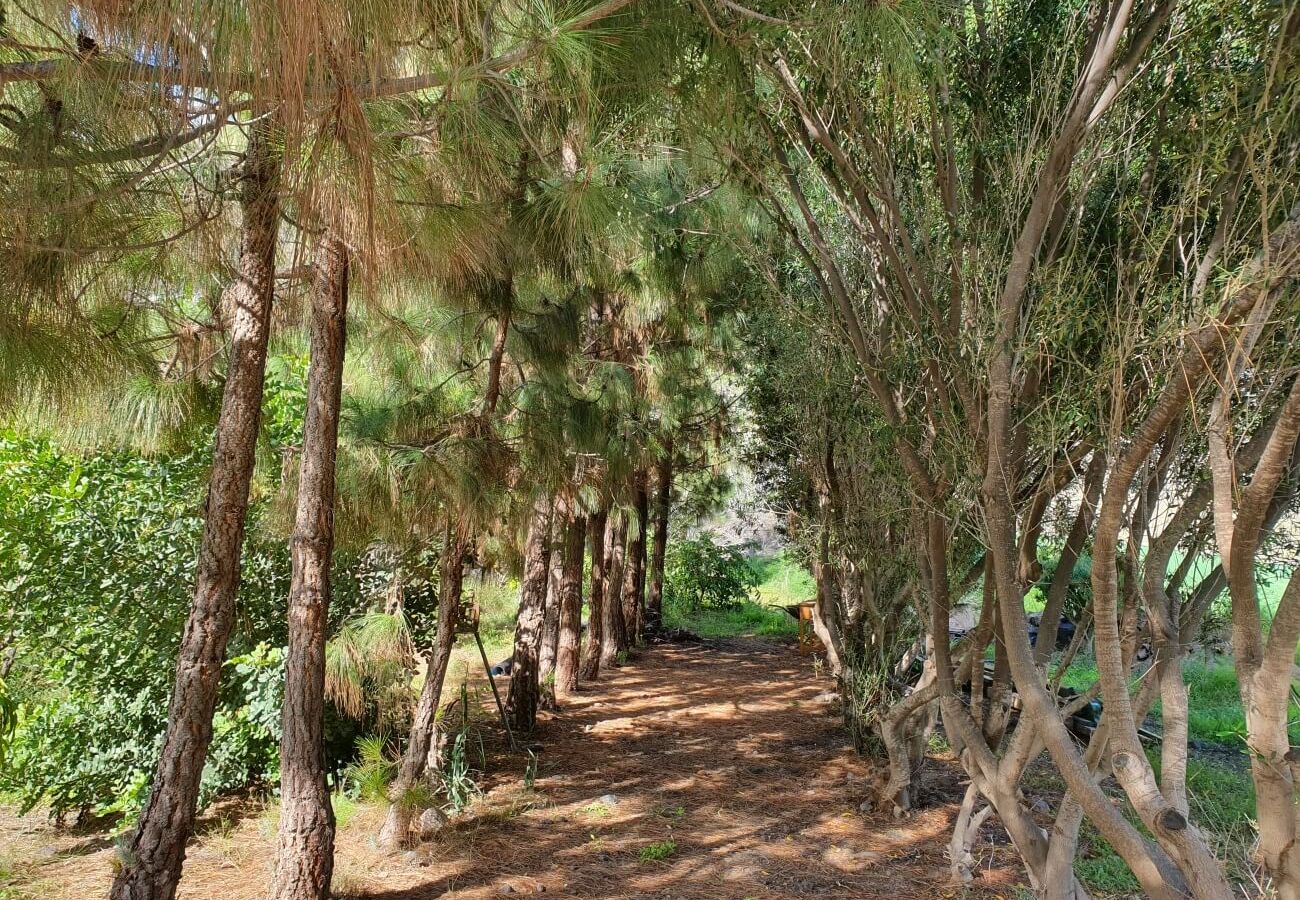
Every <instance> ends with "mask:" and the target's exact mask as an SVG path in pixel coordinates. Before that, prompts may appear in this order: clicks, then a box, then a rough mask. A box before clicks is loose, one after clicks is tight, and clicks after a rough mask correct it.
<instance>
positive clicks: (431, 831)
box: [416, 806, 447, 841]
mask: <svg viewBox="0 0 1300 900" xmlns="http://www.w3.org/2000/svg"><path fill="white" fill-rule="evenodd" d="M446 825H447V817H446V816H445V815H443V812H442V810H440V809H438V808H437V807H436V806H431V807H429V808H428V809H426V810H425V811H424V812H422V813H420V818H419V819H418V820H417V821H416V828H417V829H418V831H419V833H420V840H422V841H427V840H431V839H433V838H434V837H436V836H437V834H438V832H440V831H442V829H443V828H444V827H446Z"/></svg>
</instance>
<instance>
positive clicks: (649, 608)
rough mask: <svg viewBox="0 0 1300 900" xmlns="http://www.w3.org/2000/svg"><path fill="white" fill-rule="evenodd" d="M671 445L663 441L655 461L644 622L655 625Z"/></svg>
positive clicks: (660, 609) (660, 606)
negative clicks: (661, 454) (656, 470)
mask: <svg viewBox="0 0 1300 900" xmlns="http://www.w3.org/2000/svg"><path fill="white" fill-rule="evenodd" d="M672 496H673V445H672V439H671V438H670V439H669V440H668V441H667V446H665V448H664V457H663V459H662V460H660V462H659V480H658V484H657V485H656V488H655V534H654V545H653V549H652V550H651V552H650V596H649V597H648V598H647V599H646V625H647V626H648V627H649V628H650V629H651V630H654V629H657V628H659V627H660V626H661V625H662V624H663V620H664V561H665V560H666V559H667V556H668V516H669V514H670V513H671V511H672Z"/></svg>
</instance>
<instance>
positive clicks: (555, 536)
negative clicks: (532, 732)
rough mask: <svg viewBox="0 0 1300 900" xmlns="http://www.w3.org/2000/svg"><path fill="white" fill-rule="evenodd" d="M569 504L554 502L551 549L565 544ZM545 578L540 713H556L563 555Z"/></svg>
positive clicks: (554, 560) (554, 557)
mask: <svg viewBox="0 0 1300 900" xmlns="http://www.w3.org/2000/svg"><path fill="white" fill-rule="evenodd" d="M567 508H568V504H567V503H566V502H565V501H563V500H561V499H557V500H556V501H555V513H554V515H553V516H552V521H551V547H552V548H555V547H559V546H560V545H561V544H562V543H563V542H564V527H565V524H566V522H567V519H568V515H567V512H566V510H567ZM550 557H551V561H550V567H549V571H548V572H547V576H546V602H545V603H544V604H543V606H542V649H541V653H540V655H539V657H538V663H537V678H538V684H539V686H540V698H541V707H542V709H548V710H554V709H555V659H556V655H557V654H558V651H559V643H560V578H561V577H562V572H563V568H564V555H563V554H561V553H556V552H554V550H552V551H551V554H550Z"/></svg>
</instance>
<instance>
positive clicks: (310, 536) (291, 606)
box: [111, 120, 673, 900]
mask: <svg viewBox="0 0 1300 900" xmlns="http://www.w3.org/2000/svg"><path fill="white" fill-rule="evenodd" d="M272 127H273V125H272V124H271V123H270V122H269V121H267V120H263V121H261V122H260V123H259V124H258V125H257V126H256V127H255V128H254V129H253V132H252V135H251V139H250V142H249V146H248V149H247V152H246V155H245V163H244V166H243V169H242V173H241V176H242V195H241V208H242V212H243V226H242V235H243V237H242V241H241V245H240V253H239V266H238V277H237V279H236V280H235V281H234V282H233V283H232V284H231V285H230V287H229V288H228V289H227V290H226V292H225V295H224V297H223V310H224V313H225V316H226V328H227V330H228V332H229V343H230V362H229V368H228V374H227V378H226V382H225V387H224V394H223V398H222V408H221V415H220V419H219V421H218V425H217V430H216V444H215V449H214V453H213V466H212V473H211V476H210V482H209V486H208V493H207V498H206V501H205V505H204V515H205V523H204V533H203V541H202V546H201V549H200V554H199V560H198V567H197V576H196V587H195V594H194V602H193V605H192V607H191V611H190V614H189V617H188V619H187V621H186V626H185V630H184V634H183V637H182V640H181V646H180V651H179V657H178V663H177V670H176V681H175V687H174V690H173V694H172V699H171V706H170V710H169V717H168V727H167V732H166V737H165V740H164V745H163V750H162V754H161V757H160V760H159V763H158V766H157V770H156V772H155V775H154V781H153V787H152V790H151V793H150V796H149V800H148V803H147V805H146V807H145V809H144V812H143V814H142V815H141V817H140V821H139V824H138V826H137V827H136V829H135V830H134V832H133V833H132V835H131V837H130V840H129V842H128V843H127V844H126V845H125V846H124V847H123V849H122V851H121V859H120V862H121V865H120V868H119V870H118V873H117V875H116V877H115V879H114V883H113V887H112V894H111V896H112V897H113V900H169V898H172V897H174V896H175V894H176V889H177V886H178V883H179V881H180V877H181V870H182V865H183V862H184V859H185V851H186V844H187V842H188V840H189V837H190V836H191V834H192V831H193V826H194V820H195V815H196V809H197V803H198V794H199V782H200V777H201V774H202V771H203V766H204V763H205V759H206V755H207V750H208V746H209V744H210V742H211V740H212V720H213V714H214V711H215V708H216V700H217V690H218V686H219V680H220V675H221V669H222V664H223V662H224V659H225V652H226V645H227V641H228V638H229V636H230V633H231V630H232V628H233V625H234V619H235V600H236V596H237V593H238V589H239V573H240V556H241V550H242V544H243V536H244V527H245V519H246V513H247V508H248V502H249V490H250V485H251V482H252V477H253V469H254V462H255V449H256V444H257V434H258V428H259V423H260V417H261V408H262V391H263V383H264V376H265V369H266V360H267V342H268V335H269V330H270V322H271V309H272V304H273V299H274V292H275V266H276V248H277V242H278V231H279V229H278V225H279V220H280V191H281V188H280V172H281V160H280V158H279V156H278V155H277V152H276V149H275V140H274V135H273V133H272ZM313 270H314V277H313V282H312V288H311V365H310V370H309V375H308V386H307V409H306V417H305V422H304V430H303V440H302V446H301V454H300V467H299V473H298V482H297V496H296V516H295V521H294V528H293V534H292V539H291V560H292V579H291V585H290V593H289V602H288V617H289V647H288V654H287V659H286V681H285V699H284V721H283V738H282V744H281V808H280V823H279V840H278V852H277V859H276V868H275V875H274V879H273V882H272V885H271V895H272V896H273V897H275V898H277V900H325V898H327V897H329V896H330V881H331V876H332V870H333V857H334V831H335V821H334V814H333V810H332V806H331V802H330V786H329V785H328V783H327V778H326V770H325V759H324V749H323V726H324V712H325V689H324V682H325V648H326V639H327V634H328V633H327V626H328V615H329V607H330V595H331V591H330V566H331V560H332V554H333V545H334V509H335V502H334V500H335V476H336V456H337V448H338V429H339V415H340V403H341V394H342V377H343V363H344V350H345V346H346V321H347V304H348V293H349V270H350V249H349V245H348V241H347V238H346V236H345V235H344V234H342V233H341V232H340V231H339V230H336V229H333V228H330V227H326V228H325V230H324V233H323V235H322V236H321V237H320V238H319V240H318V244H317V249H316V256H315V260H314V264H313ZM509 328H510V318H509V316H508V315H506V314H503V315H500V316H499V319H498V332H497V335H496V339H495V340H494V342H493V345H492V351H491V357H490V359H489V363H490V365H489V378H488V386H487V390H486V392H485V396H484V403H483V406H482V410H481V414H480V419H481V422H482V426H483V427H491V420H492V417H493V416H494V414H495V411H496V407H497V405H498V401H499V398H500V396H501V392H502V385H501V367H502V363H503V359H504V356H505V352H506V345H507V335H508V332H509ZM654 470H655V473H656V476H657V481H656V482H655V494H654V519H655V521H654V535H653V548H652V549H649V552H648V542H647V529H648V527H649V525H650V518H651V516H650V494H649V488H648V485H649V481H650V479H649V477H648V474H647V471H646V470H645V469H641V470H638V471H637V472H636V473H635V474H634V475H633V477H632V478H631V480H630V483H629V484H626V485H609V486H607V490H606V491H605V492H604V495H605V500H604V501H603V505H602V506H601V507H600V508H598V509H594V510H584V509H582V508H581V506H580V505H579V504H578V501H577V500H576V497H575V495H576V490H574V489H573V487H572V486H566V487H562V488H561V489H558V490H555V491H552V492H542V493H538V494H537V496H536V497H535V499H534V500H533V502H532V504H531V508H530V514H529V516H528V520H527V538H526V542H525V553H524V556H525V560H524V571H523V578H522V580H521V592H520V609H519V618H518V627H517V629H516V634H515V642H514V654H513V660H514V668H513V673H512V677H511V682H510V690H509V701H508V715H509V717H510V723H511V726H512V728H513V729H514V730H515V731H516V732H527V731H530V730H531V729H532V728H533V727H534V724H535V722H536V717H537V712H538V709H539V708H543V707H546V706H554V705H555V703H556V702H557V700H562V699H563V698H564V697H566V696H568V695H571V694H573V693H574V692H575V691H577V690H578V686H579V683H580V682H581V681H590V680H592V679H595V678H596V677H597V675H598V674H599V671H600V669H601V667H602V666H605V667H608V666H611V665H614V664H616V662H617V661H618V659H619V658H620V654H623V653H625V652H626V651H628V650H629V649H631V648H632V647H633V646H634V645H635V644H636V643H638V642H639V641H641V640H642V639H643V637H644V635H645V633H646V629H647V628H653V627H654V626H655V625H656V624H657V623H658V622H659V621H660V620H661V609H660V606H661V603H662V596H663V568H664V557H665V548H666V544H667V534H668V516H669V512H670V501H671V496H672V479H673V467H672V459H671V451H669V453H667V454H665V456H664V457H663V459H662V461H661V462H660V463H659V464H658V465H657V466H656V467H655V469H654ZM588 545H590V552H591V559H592V567H591V568H592V578H591V595H590V597H589V598H588V602H589V608H590V618H589V622H588V625H587V628H586V640H585V641H584V640H583V637H582V634H583V628H582V621H581V611H582V606H583V597H582V589H583V570H584V561H585V557H586V553H587V549H588ZM441 549H442V552H441V558H440V561H439V576H440V581H439V597H438V615H437V625H436V631H435V634H434V635H433V636H432V641H431V644H430V646H429V647H428V648H427V650H426V651H425V652H424V653H423V654H422V655H423V662H424V666H425V673H424V675H425V677H424V681H423V686H422V688H421V691H420V694H419V697H418V699H417V700H416V703H415V708H414V713H413V716H412V722H411V730H410V735H409V737H408V739H407V741H406V742H405V745H404V748H403V752H402V757H401V762H400V765H399V767H398V771H397V775H396V778H395V780H394V782H393V785H392V787H391V793H390V804H389V809H388V812H387V815H386V818H385V821H384V824H383V827H382V831H381V835H380V838H381V841H383V842H384V843H386V844H388V845H390V846H401V845H403V844H405V843H406V842H407V841H408V840H409V839H410V838H411V836H412V832H411V828H412V824H413V822H414V821H415V820H416V819H417V818H418V817H419V815H420V813H421V812H423V810H422V809H421V808H420V807H419V803H418V802H416V801H415V800H414V799H413V798H416V797H427V796H429V794H428V792H424V791H418V790H415V788H417V787H418V786H419V785H420V783H421V781H422V780H423V779H428V778H430V777H431V775H432V773H433V772H434V771H435V770H436V769H437V767H438V765H439V757H438V752H439V751H438V748H439V742H438V740H437V735H436V721H437V713H438V710H439V704H440V702H441V698H442V689H443V684H444V680H445V677H446V674H447V668H448V663H449V661H450V658H451V651H452V648H453V645H454V643H455V640H456V636H457V631H458V628H459V627H460V626H461V624H462V623H461V616H462V609H461V606H462V593H463V590H462V588H463V584H464V580H465V574H466V569H467V567H468V566H469V565H471V564H472V562H473V560H474V558H475V552H474V550H475V535H474V534H473V531H472V529H471V527H470V525H469V523H468V522H466V521H465V520H463V519H462V518H459V517H458V516H456V515H455V514H454V512H449V513H448V516H447V522H446V528H445V530H444V537H443V546H442V548H441ZM647 570H648V571H647ZM647 582H648V583H649V585H650V591H649V597H648V599H647V597H646V591H645V586H646V584H647Z"/></svg>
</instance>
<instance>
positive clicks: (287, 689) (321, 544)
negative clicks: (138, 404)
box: [271, 235, 348, 900]
mask: <svg viewBox="0 0 1300 900" xmlns="http://www.w3.org/2000/svg"><path fill="white" fill-rule="evenodd" d="M311 299H312V318H311V367H310V370H309V372H308V378H307V416H306V421H305V422H304V424H303V438H302V463H301V470H300V473H299V476H298V510H297V517H296V520H295V523H294V531H293V541H292V544H291V552H292V562H293V576H292V581H291V582H290V587H289V654H288V657H287V659H286V663H285V684H284V730H283V735H282V737H281V741H280V839H279V851H278V853H277V856H276V865H275V880H274V881H273V882H272V887H271V896H272V897H274V898H276V900H327V898H328V897H329V893H330V878H331V877H332V875H333V872H334V808H333V807H332V806H331V805H330V795H329V788H328V786H327V785H326V783H325V743H324V741H325V629H326V625H327V623H328V620H329V608H330V562H331V560H332V558H333V554H334V489H335V471H336V459H337V454H338V437H339V404H340V401H341V399H342V394H343V355H344V347H345V344H346V341H347V330H346V326H347V305H348V251H347V247H346V246H345V245H344V244H343V241H342V240H340V239H339V238H338V237H336V236H334V235H327V236H326V237H325V238H324V239H323V240H322V242H321V246H320V249H319V250H318V251H317V259H316V276H315V284H314V286H313V289H312V298H311Z"/></svg>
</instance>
